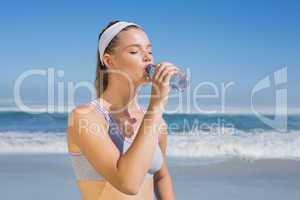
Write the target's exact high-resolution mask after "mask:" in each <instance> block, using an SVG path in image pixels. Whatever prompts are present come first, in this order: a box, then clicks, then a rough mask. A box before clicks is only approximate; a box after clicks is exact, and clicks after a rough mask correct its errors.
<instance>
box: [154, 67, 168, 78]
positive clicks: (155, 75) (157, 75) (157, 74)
mask: <svg viewBox="0 0 300 200" xmlns="http://www.w3.org/2000/svg"><path fill="white" fill-rule="evenodd" d="M164 68H165V66H164V65H161V64H159V65H157V66H156V68H155V72H154V74H153V79H154V80H158V77H159V76H160V73H161V71H162V70H163V69H164Z"/></svg>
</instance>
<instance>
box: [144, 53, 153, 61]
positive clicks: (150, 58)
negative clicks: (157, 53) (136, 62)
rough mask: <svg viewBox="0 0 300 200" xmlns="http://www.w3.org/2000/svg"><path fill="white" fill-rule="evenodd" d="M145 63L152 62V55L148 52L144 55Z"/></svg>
mask: <svg viewBox="0 0 300 200" xmlns="http://www.w3.org/2000/svg"><path fill="white" fill-rule="evenodd" d="M143 61H144V62H151V61H152V54H150V53H148V52H147V51H146V52H145V53H144V55H143Z"/></svg>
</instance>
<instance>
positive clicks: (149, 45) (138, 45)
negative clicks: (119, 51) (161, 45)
mask: <svg viewBox="0 0 300 200" xmlns="http://www.w3.org/2000/svg"><path fill="white" fill-rule="evenodd" d="M132 46H137V47H140V46H141V45H140V44H131V45H128V46H127V47H125V48H126V49H127V48H128V47H132ZM147 47H152V44H148V45H147Z"/></svg>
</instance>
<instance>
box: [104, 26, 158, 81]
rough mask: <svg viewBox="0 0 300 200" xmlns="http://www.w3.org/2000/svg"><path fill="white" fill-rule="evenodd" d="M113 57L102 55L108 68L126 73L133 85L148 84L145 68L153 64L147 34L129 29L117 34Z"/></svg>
mask: <svg viewBox="0 0 300 200" xmlns="http://www.w3.org/2000/svg"><path fill="white" fill-rule="evenodd" d="M118 38H119V39H118V43H117V46H116V47H115V49H114V53H113V55H107V54H105V55H104V60H105V59H108V62H109V67H110V68H112V69H114V70H115V69H116V70H120V72H124V73H126V74H127V75H128V76H129V78H130V79H131V81H133V83H134V84H135V85H141V84H144V83H147V82H148V79H147V74H146V66H147V65H148V64H150V63H153V56H152V47H151V43H150V41H149V38H148V36H147V34H146V33H145V32H144V31H143V30H140V29H136V28H131V29H129V30H126V31H122V32H120V33H119V34H118Z"/></svg>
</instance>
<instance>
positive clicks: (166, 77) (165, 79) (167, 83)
mask: <svg viewBox="0 0 300 200" xmlns="http://www.w3.org/2000/svg"><path fill="white" fill-rule="evenodd" d="M176 73H178V70H177V69H172V70H170V71H168V73H167V74H166V75H165V76H164V78H163V83H164V84H166V85H169V82H170V79H171V76H172V75H173V74H176Z"/></svg>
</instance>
